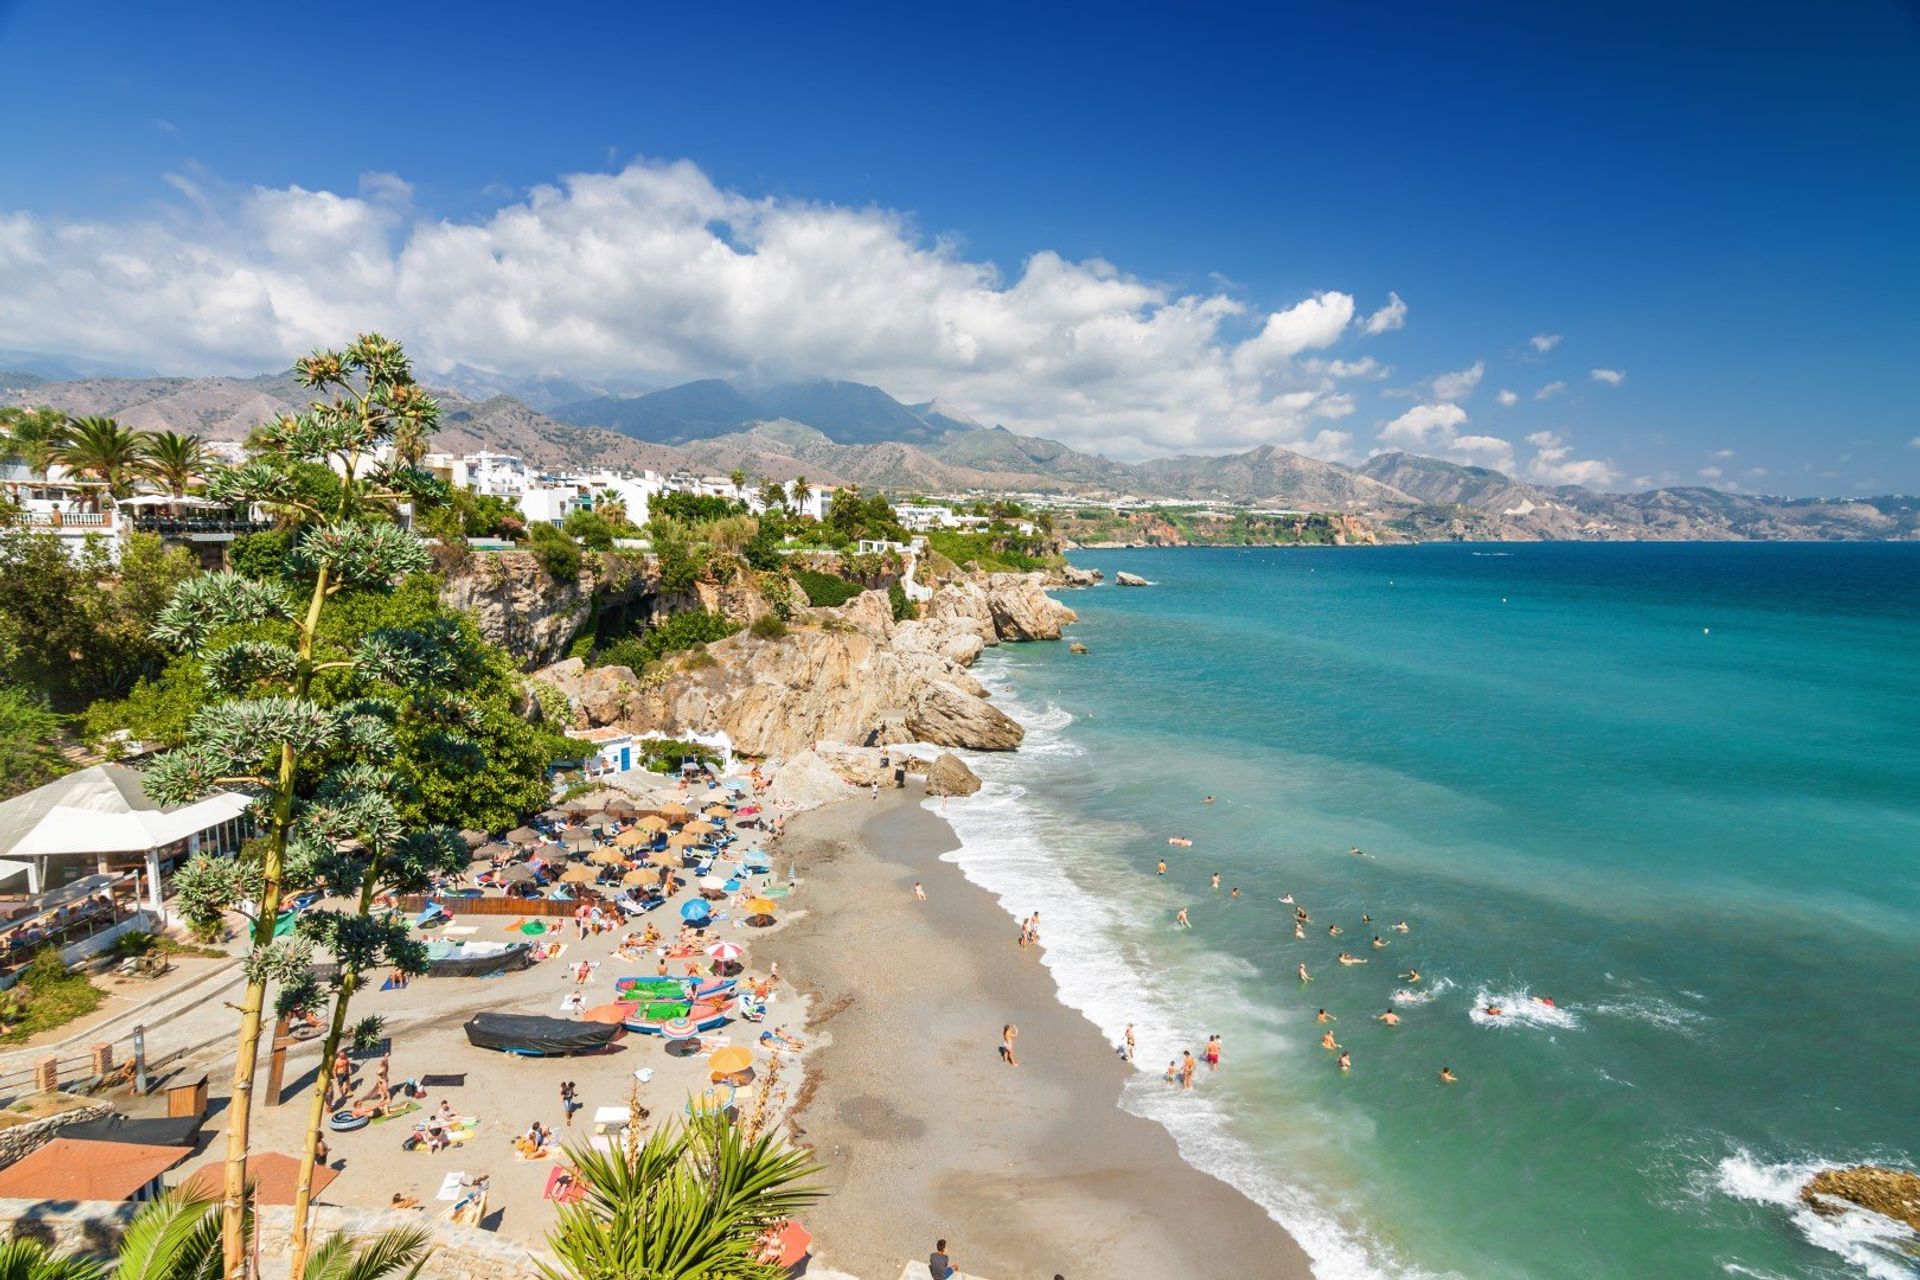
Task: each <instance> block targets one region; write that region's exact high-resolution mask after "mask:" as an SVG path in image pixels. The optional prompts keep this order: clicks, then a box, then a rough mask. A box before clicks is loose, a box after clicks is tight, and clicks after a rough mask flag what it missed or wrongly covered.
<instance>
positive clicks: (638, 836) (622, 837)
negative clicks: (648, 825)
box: [613, 827, 653, 849]
mask: <svg viewBox="0 0 1920 1280" xmlns="http://www.w3.org/2000/svg"><path fill="white" fill-rule="evenodd" d="M651 839H653V833H652V832H651V831H642V830H640V828H638V827H634V828H632V829H631V830H628V831H622V832H621V833H620V834H619V835H617V836H615V837H614V838H613V842H614V843H615V844H617V845H619V846H620V847H621V848H622V849H631V848H633V846H635V845H637V844H645V843H646V842H647V841H649V840H651Z"/></svg>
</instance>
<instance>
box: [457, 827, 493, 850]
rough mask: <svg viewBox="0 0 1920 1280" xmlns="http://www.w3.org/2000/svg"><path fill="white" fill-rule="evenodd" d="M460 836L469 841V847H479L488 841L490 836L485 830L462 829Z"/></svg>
mask: <svg viewBox="0 0 1920 1280" xmlns="http://www.w3.org/2000/svg"><path fill="white" fill-rule="evenodd" d="M460 838H461V839H462V840H465V841H466V842H467V848H469V849H478V848H479V847H480V846H481V845H483V844H485V843H486V842H487V840H488V838H489V837H488V836H487V833H486V832H484V831H462V832H461V833H460Z"/></svg>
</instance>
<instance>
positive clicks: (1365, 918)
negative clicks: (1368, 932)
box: [1360, 912, 1373, 924]
mask: <svg viewBox="0 0 1920 1280" xmlns="http://www.w3.org/2000/svg"><path fill="white" fill-rule="evenodd" d="M1360 923H1361V924H1372V923H1373V917H1372V916H1370V915H1367V914H1366V913H1365V912H1362V913H1361V914H1360Z"/></svg>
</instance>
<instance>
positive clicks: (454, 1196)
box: [434, 1169, 467, 1200]
mask: <svg viewBox="0 0 1920 1280" xmlns="http://www.w3.org/2000/svg"><path fill="white" fill-rule="evenodd" d="M466 1180H467V1175H466V1171H465V1170H463V1169H455V1170H454V1171H453V1172H452V1173H449V1174H448V1175H447V1176H446V1177H444V1178H442V1179H441V1180H440V1190H439V1191H438V1192H437V1193H436V1194H435V1195H434V1199H436V1200H458V1199H459V1198H460V1184H461V1183H463V1182H465V1181H466Z"/></svg>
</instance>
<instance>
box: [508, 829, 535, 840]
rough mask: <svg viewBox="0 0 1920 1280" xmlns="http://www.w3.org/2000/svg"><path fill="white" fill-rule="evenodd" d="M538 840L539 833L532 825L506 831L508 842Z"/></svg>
mask: <svg viewBox="0 0 1920 1280" xmlns="http://www.w3.org/2000/svg"><path fill="white" fill-rule="evenodd" d="M539 840H540V833H539V832H538V831H535V830H534V829H533V828H532V827H515V828H514V829H513V830H511V831H509V832H507V843H508V844H537V843H538V842H539Z"/></svg>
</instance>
